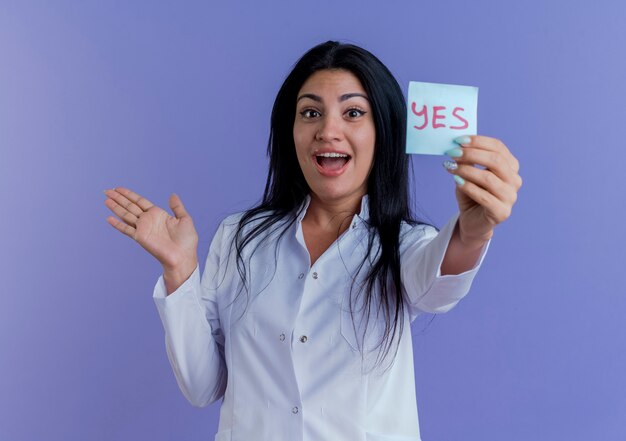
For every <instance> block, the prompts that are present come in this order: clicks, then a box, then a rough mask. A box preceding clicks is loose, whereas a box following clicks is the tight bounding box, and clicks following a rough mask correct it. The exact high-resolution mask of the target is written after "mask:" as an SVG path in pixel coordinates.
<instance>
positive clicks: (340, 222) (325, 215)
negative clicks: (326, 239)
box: [303, 192, 364, 234]
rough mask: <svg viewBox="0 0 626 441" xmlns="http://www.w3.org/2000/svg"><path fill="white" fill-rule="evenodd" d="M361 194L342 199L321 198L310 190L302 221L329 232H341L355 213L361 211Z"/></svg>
mask: <svg viewBox="0 0 626 441" xmlns="http://www.w3.org/2000/svg"><path fill="white" fill-rule="evenodd" d="M363 195H364V193H363V194H357V195H355V196H348V197H346V198H342V199H333V200H328V199H322V198H320V197H319V196H318V195H316V194H315V193H313V192H311V193H310V196H311V201H310V202H309V206H308V208H307V211H306V215H305V216H304V219H303V222H306V223H307V224H309V225H312V226H315V227H316V228H319V229H321V230H325V231H329V232H337V231H339V233H340V234H341V233H343V232H344V231H345V230H346V229H347V228H348V226H349V225H350V221H351V220H352V217H353V216H354V215H355V214H359V213H360V211H361V199H362V198H363Z"/></svg>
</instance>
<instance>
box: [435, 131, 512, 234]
mask: <svg viewBox="0 0 626 441" xmlns="http://www.w3.org/2000/svg"><path fill="white" fill-rule="evenodd" d="M466 141H467V142H466ZM457 142H459V143H460V147H458V148H456V149H452V151H450V150H449V151H448V152H446V153H447V154H448V155H450V156H451V157H452V158H453V159H454V160H455V161H456V163H457V165H458V167H457V169H456V170H454V169H450V168H448V167H446V168H447V169H448V172H450V173H451V174H453V175H456V176H458V177H460V178H462V179H461V180H457V185H456V199H457V202H458V205H459V210H460V215H459V234H460V238H461V240H462V241H463V242H464V243H466V244H481V243H484V242H486V241H487V240H489V239H490V238H491V236H492V235H493V229H494V227H495V226H496V225H498V224H499V223H501V222H503V221H505V220H506V219H508V217H509V216H510V215H511V210H512V208H513V205H514V204H515V202H516V201H517V191H518V190H519V189H520V187H521V186H522V178H521V177H520V175H519V161H518V160H517V159H516V158H515V156H513V155H512V154H511V152H510V151H509V149H508V148H507V147H506V145H504V143H503V142H502V141H500V140H499V139H496V138H490V137H487V136H479V135H473V136H463V137H460V138H457ZM454 150H456V152H454ZM459 151H460V152H462V154H461V156H454V155H455V153H458V152H459ZM446 162H447V163H448V164H450V163H451V161H446ZM475 165H481V166H483V167H485V169H481V168H478V167H476V166H475ZM444 166H445V163H444ZM455 179H458V178H455ZM459 182H462V183H461V184H459Z"/></svg>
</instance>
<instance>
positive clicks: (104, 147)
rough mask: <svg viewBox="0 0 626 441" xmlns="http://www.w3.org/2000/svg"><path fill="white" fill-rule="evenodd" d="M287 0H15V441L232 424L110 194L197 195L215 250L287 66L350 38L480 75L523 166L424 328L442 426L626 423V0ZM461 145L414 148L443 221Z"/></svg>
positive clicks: (389, 59) (429, 425) (4, 228)
mask: <svg viewBox="0 0 626 441" xmlns="http://www.w3.org/2000/svg"><path fill="white" fill-rule="evenodd" d="M36 3H39V4H38V5H37V4H36ZM53 3H54V6H52V4H53ZM131 3H132V4H131ZM233 3H235V2H233ZM265 3H267V2H249V4H248V5H242V4H241V3H238V4H237V5H232V6H214V5H212V4H211V2H205V1H202V2H201V1H195V2H191V1H190V2H186V3H184V4H183V3H182V2H165V1H161V2H149V1H143V2H139V1H137V2H123V1H113V2H96V1H88V2H73V4H70V2H61V1H57V2H43V1H42V2H32V1H31V2H18V1H8V0H4V1H2V2H1V3H0V204H1V205H0V206H1V207H2V215H1V216H0V244H1V245H0V258H1V261H0V268H2V274H1V280H2V282H1V285H0V286H1V287H2V288H1V294H2V295H1V301H2V306H1V307H0V354H1V356H0V374H1V375H0V439H2V440H10V441H13V440H43V439H45V440H48V441H57V440H59V441H60V440H63V441H68V440H90V441H100V440H107V441H108V440H130V439H150V440H153V441H157V440H172V439H177V440H212V436H213V434H214V432H215V430H216V427H217V416H218V410H219V407H218V406H219V403H216V404H214V405H212V406H210V407H208V408H204V409H196V408H193V407H191V406H190V405H189V404H188V403H187V402H186V401H185V399H184V397H183V396H182V394H181V393H180V392H179V390H178V387H177V385H176V382H175V379H174V376H173V373H172V371H171V369H170V366H169V363H168V361H167V358H166V353H165V347H164V340H163V329H162V327H161V323H160V321H159V318H158V315H157V312H156V308H155V306H154V304H153V301H152V298H151V296H152V288H153V286H154V283H155V282H156V279H157V277H158V276H159V274H160V266H159V264H158V263H157V261H156V260H154V259H153V258H152V257H151V256H150V255H148V254H147V253H146V252H145V251H144V250H143V249H142V248H141V247H139V246H138V245H137V244H136V243H134V242H133V241H131V240H130V239H129V238H127V237H125V236H123V235H121V234H120V233H118V232H117V231H115V230H114V229H113V228H112V227H111V226H109V225H108V224H107V222H106V221H105V218H106V216H108V215H109V211H108V209H107V208H106V207H105V206H104V204H103V201H104V199H105V196H104V195H103V194H102V191H103V190H104V189H106V188H111V187H114V186H126V187H129V188H131V189H133V190H135V191H137V192H138V193H140V194H142V195H144V196H146V197H148V198H149V199H151V200H152V201H153V202H154V203H157V204H159V205H161V206H163V207H165V206H166V205H167V198H168V196H169V195H170V194H171V193H172V192H176V193H178V194H179V195H180V196H181V197H182V199H183V201H184V202H185V203H186V205H187V207H188V209H189V211H190V213H191V214H192V216H193V217H194V222H195V224H196V225H197V227H198V230H199V234H200V247H201V250H200V254H201V260H202V262H203V261H204V259H205V257H206V254H205V253H206V251H207V249H208V248H207V247H208V244H209V242H210V240H211V237H212V234H213V232H214V230H215V228H216V226H217V223H218V221H219V220H220V219H221V218H223V217H224V216H225V215H226V214H228V213H231V212H234V211H238V210H241V209H244V208H246V207H248V206H250V204H252V203H253V202H255V201H256V200H257V199H258V198H259V197H260V196H261V192H262V185H263V184H264V179H265V176H264V175H265V172H266V158H265V147H266V143H267V137H268V127H269V115H270V110H271V106H272V104H273V99H274V96H275V94H276V92H277V90H278V87H279V86H280V84H281V82H282V80H283V79H284V76H285V75H286V73H287V72H288V70H289V68H290V67H291V65H292V64H293V63H294V62H295V61H296V59H297V58H298V57H299V56H300V55H301V54H302V53H304V51H306V50H307V49H308V48H310V47H311V46H313V45H315V44H317V43H319V42H322V41H325V40H327V39H341V40H344V41H349V42H354V43H356V44H359V45H362V46H364V47H365V48H367V49H369V50H371V51H372V52H373V53H374V54H376V55H377V56H379V58H380V59H381V60H382V61H383V62H384V63H386V64H387V65H388V67H389V68H390V69H391V70H392V72H394V73H395V75H396V78H397V79H398V81H399V82H400V84H401V86H402V87H403V89H405V90H406V87H407V85H408V82H409V81H410V80H418V81H432V82H442V83H453V84H468V85H474V86H478V87H480V94H479V123H478V127H479V133H481V134H484V135H488V136H494V137H497V138H500V139H502V140H503V141H504V142H505V143H506V144H507V145H508V146H509V148H510V149H511V150H512V152H513V153H514V154H515V155H516V156H517V157H518V159H519V160H520V162H521V170H520V174H521V175H522V177H523V179H524V185H523V187H522V189H521V190H520V194H519V200H518V203H517V204H516V206H515V207H514V210H513V214H512V216H511V218H510V219H509V220H507V221H506V222H505V223H503V224H502V225H500V226H498V227H497V228H496V232H495V235H494V241H493V243H492V246H491V248H490V251H489V254H488V255H487V258H486V260H485V263H484V266H483V268H482V269H481V273H480V274H479V275H478V276H477V278H476V280H475V283H474V286H473V288H472V291H471V293H470V295H469V296H468V297H467V298H466V299H465V300H463V301H462V302H461V303H460V304H459V305H458V306H457V307H456V308H455V309H453V310H452V311H450V312H449V313H447V314H444V315H440V316H437V317H436V318H435V319H434V321H433V322H432V323H431V324H430V325H428V320H423V321H420V320H418V322H417V323H416V325H415V327H414V333H415V350H416V352H415V359H416V379H417V394H418V406H419V410H420V420H421V426H422V435H423V438H424V440H425V441H457V440H464V441H479V440H480V441H491V440H493V441H501V440H504V439H506V440H507V441H518V440H519V441H522V440H523V441H527V440H533V441H544V440H545V441H553V440H568V441H578V440H580V441H583V440H585V441H587V440H602V441H613V440H614V441H623V440H624V439H626V375H625V372H626V331H625V325H624V323H625V320H624V317H625V313H626V299H625V294H626V288H624V282H623V280H622V279H621V277H622V276H623V273H622V271H624V269H623V268H624V265H625V264H626V252H625V249H626V237H625V234H624V219H626V202H625V201H626V198H625V197H624V189H625V188H626V185H625V174H624V166H623V163H624V161H623V154H622V152H623V150H624V147H625V143H624V140H625V132H624V126H625V125H624V122H625V121H624V118H625V117H626V111H625V110H624V109H625V107H624V101H625V100H626V93H625V92H626V87H625V86H624V79H625V78H626V61H625V60H626V57H625V56H624V55H625V44H626V31H625V30H624V28H625V26H624V23H626V3H624V2H619V1H617V0H614V1H595V2H586V3H587V6H580V5H579V3H582V2H568V1H545V0H544V1H539V0H537V1H525V2H521V1H519V2H498V1H487V0H475V1H471V2H469V1H462V0H456V1H436V2H432V1H431V2H418V1H413V2H409V1H404V2H388V3H387V4H386V5H385V4H384V2H372V4H371V5H367V4H366V3H363V2H360V3H354V2H345V3H338V2H335V1H332V2H331V1H321V2H314V3H311V2H274V3H275V4H276V6H275V7H274V8H269V7H267V6H260V5H261V4H265ZM279 3H282V4H280V5H279ZM505 3H508V4H507V5H505ZM443 159H444V158H443V157H416V158H415V165H416V167H415V170H416V173H417V174H418V185H417V186H416V188H415V189H414V190H415V194H416V195H417V198H418V201H419V204H420V207H421V208H422V214H423V215H425V216H428V217H429V218H430V219H431V220H432V221H433V222H435V223H436V224H437V225H438V226H442V225H443V224H444V223H445V221H446V220H447V219H448V218H449V217H450V216H451V215H452V214H453V213H454V212H455V210H456V202H455V198H454V182H453V180H452V179H451V177H450V176H449V175H448V173H447V172H446V171H445V170H444V169H443V167H442V166H441V162H442V161H443ZM424 329H425V330H424Z"/></svg>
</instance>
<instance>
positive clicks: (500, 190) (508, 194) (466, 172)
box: [449, 165, 517, 206]
mask: <svg viewBox="0 0 626 441" xmlns="http://www.w3.org/2000/svg"><path fill="white" fill-rule="evenodd" d="M449 171H450V173H451V174H455V175H457V176H460V177H462V178H463V179H464V180H465V181H466V182H467V181H469V182H472V183H473V184H475V185H477V186H478V187H480V188H482V189H483V190H485V191H487V192H488V193H490V194H492V195H493V196H495V197H496V198H497V199H498V200H499V201H500V202H502V203H504V204H506V205H511V206H512V205H513V204H515V202H516V201H517V191H516V190H515V189H514V188H513V187H512V186H511V185H509V184H507V183H506V182H504V181H502V180H501V179H500V178H498V176H496V175H495V174H494V173H492V172H491V171H490V170H482V169H480V168H476V167H473V166H471V165H459V166H458V168H457V169H456V170H449Z"/></svg>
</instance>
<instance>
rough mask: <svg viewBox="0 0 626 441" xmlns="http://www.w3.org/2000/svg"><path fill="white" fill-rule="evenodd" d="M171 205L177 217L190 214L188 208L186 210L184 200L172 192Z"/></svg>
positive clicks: (180, 217)
mask: <svg viewBox="0 0 626 441" xmlns="http://www.w3.org/2000/svg"><path fill="white" fill-rule="evenodd" d="M169 205H170V208H171V209H172V211H173V212H174V215H175V216H176V218H178V219H182V218H183V217H185V216H189V213H187V210H185V206H184V205H183V201H181V200H180V198H179V197H178V195H177V194H176V193H172V195H171V196H170V200H169Z"/></svg>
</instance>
